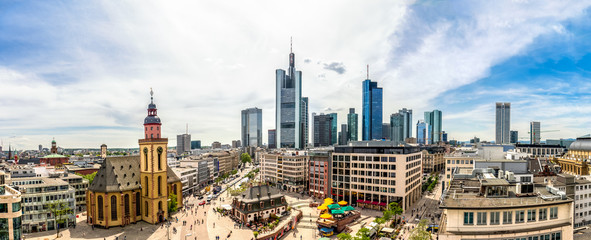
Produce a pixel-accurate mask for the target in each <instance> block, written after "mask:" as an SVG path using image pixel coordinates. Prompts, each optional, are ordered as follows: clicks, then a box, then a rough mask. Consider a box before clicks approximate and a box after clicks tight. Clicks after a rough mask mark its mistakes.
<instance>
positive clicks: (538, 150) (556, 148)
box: [515, 143, 565, 158]
mask: <svg viewBox="0 0 591 240" xmlns="http://www.w3.org/2000/svg"><path fill="white" fill-rule="evenodd" d="M515 149H516V151H517V152H519V153H527V155H528V156H530V157H534V158H536V157H557V156H562V154H564V150H565V148H563V147H562V146H560V145H551V144H520V143H517V144H515Z"/></svg>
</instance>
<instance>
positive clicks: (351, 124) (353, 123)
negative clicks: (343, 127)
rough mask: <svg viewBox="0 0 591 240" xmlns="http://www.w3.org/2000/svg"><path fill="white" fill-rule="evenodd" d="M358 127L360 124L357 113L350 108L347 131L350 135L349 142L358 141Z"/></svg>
mask: <svg viewBox="0 0 591 240" xmlns="http://www.w3.org/2000/svg"><path fill="white" fill-rule="evenodd" d="M358 126H359V124H358V120H357V113H355V108H349V114H347V131H348V134H349V136H348V137H347V140H348V141H357V134H358V132H357V131H358V130H357V127H358Z"/></svg>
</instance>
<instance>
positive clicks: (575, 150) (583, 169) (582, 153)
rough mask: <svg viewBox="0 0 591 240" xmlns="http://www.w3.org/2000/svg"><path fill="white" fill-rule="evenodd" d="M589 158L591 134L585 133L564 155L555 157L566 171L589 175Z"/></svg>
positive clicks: (590, 155) (590, 156)
mask: <svg viewBox="0 0 591 240" xmlns="http://www.w3.org/2000/svg"><path fill="white" fill-rule="evenodd" d="M589 159H591V136H590V135H585V136H583V137H579V138H577V140H576V141H575V142H573V143H572V144H571V145H570V147H569V148H568V152H567V153H566V154H565V155H564V156H560V157H555V158H554V162H556V163H557V164H558V165H560V168H561V169H562V172H564V173H568V174H571V175H589V173H590V166H589Z"/></svg>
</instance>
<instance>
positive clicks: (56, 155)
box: [41, 154, 66, 158]
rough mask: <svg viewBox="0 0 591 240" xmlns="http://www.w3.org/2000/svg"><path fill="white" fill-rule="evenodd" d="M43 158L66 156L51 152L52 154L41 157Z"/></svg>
mask: <svg viewBox="0 0 591 240" xmlns="http://www.w3.org/2000/svg"><path fill="white" fill-rule="evenodd" d="M41 158H66V156H64V155H61V154H51V155H47V156H45V157H41Z"/></svg>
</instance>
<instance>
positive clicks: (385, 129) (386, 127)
mask: <svg viewBox="0 0 591 240" xmlns="http://www.w3.org/2000/svg"><path fill="white" fill-rule="evenodd" d="M390 126H391V125H390V123H382V139H383V140H387V141H389V140H391V139H392V128H391V127H390Z"/></svg>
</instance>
